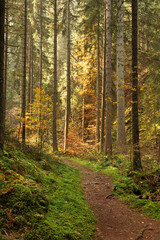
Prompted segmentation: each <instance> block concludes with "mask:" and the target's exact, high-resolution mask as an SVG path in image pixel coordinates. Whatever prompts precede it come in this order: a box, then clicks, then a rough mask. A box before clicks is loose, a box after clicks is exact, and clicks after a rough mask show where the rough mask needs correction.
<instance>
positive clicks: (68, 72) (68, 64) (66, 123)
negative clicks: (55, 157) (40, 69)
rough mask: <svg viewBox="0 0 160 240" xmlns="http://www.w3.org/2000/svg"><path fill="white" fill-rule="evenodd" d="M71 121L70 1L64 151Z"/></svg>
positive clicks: (68, 9) (68, 8)
mask: <svg viewBox="0 0 160 240" xmlns="http://www.w3.org/2000/svg"><path fill="white" fill-rule="evenodd" d="M69 119H70V0H68V1H67V106H66V113H65V129H64V151H66V149H67V148H68V127H69Z"/></svg>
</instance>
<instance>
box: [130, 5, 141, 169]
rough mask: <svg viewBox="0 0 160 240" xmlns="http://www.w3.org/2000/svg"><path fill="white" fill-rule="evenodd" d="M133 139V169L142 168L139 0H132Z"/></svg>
mask: <svg viewBox="0 0 160 240" xmlns="http://www.w3.org/2000/svg"><path fill="white" fill-rule="evenodd" d="M132 89H133V90H132V102H133V103H132V141H133V170H135V171H136V170H140V169H142V163H141V155H140V146H139V121H138V0H132Z"/></svg>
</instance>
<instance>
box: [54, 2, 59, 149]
mask: <svg viewBox="0 0 160 240" xmlns="http://www.w3.org/2000/svg"><path fill="white" fill-rule="evenodd" d="M57 150H58V146H57V0H55V1H54V89H53V151H57Z"/></svg>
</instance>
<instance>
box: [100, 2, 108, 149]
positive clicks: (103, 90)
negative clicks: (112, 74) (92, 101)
mask: <svg viewBox="0 0 160 240" xmlns="http://www.w3.org/2000/svg"><path fill="white" fill-rule="evenodd" d="M106 17H107V16H106V7H105V12H104V40H103V78H102V105H101V152H104V115H105V96H106V45H107V20H106Z"/></svg>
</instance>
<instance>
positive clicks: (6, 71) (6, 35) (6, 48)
mask: <svg viewBox="0 0 160 240" xmlns="http://www.w3.org/2000/svg"><path fill="white" fill-rule="evenodd" d="M5 9H6V18H5V25H6V26H5V64H4V65H5V69H4V122H5V118H6V105H7V96H6V95H7V77H8V25H9V21H8V0H6V7H5Z"/></svg>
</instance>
